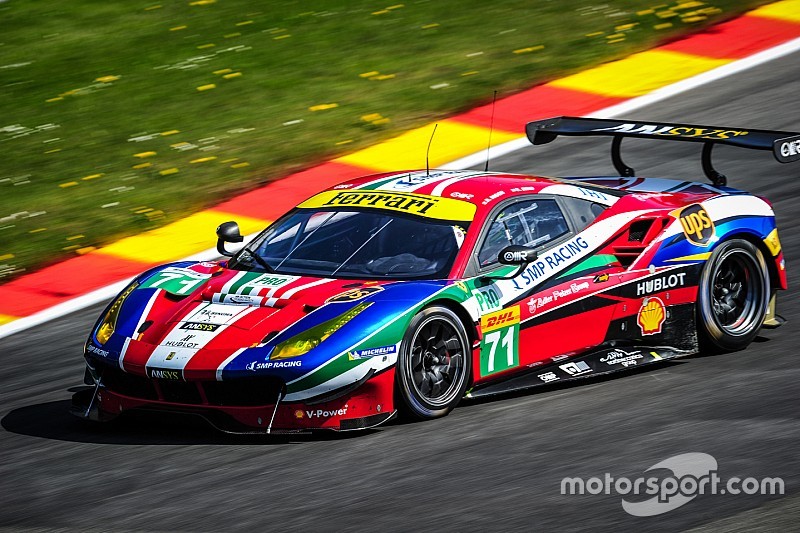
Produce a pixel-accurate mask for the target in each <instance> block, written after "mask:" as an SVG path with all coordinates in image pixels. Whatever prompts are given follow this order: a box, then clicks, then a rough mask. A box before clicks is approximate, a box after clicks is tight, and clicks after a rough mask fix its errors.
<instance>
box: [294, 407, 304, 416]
mask: <svg viewBox="0 0 800 533" xmlns="http://www.w3.org/2000/svg"><path fill="white" fill-rule="evenodd" d="M294 417H295V418H303V411H301V410H300V409H298V410H297V411H295V412H294Z"/></svg>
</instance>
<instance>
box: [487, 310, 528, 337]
mask: <svg viewBox="0 0 800 533" xmlns="http://www.w3.org/2000/svg"><path fill="white" fill-rule="evenodd" d="M513 324H519V306H518V305H515V306H514V307H509V308H508V309H501V310H500V311H495V312H494V313H489V314H488V315H483V316H482V317H481V331H483V332H484V333H486V332H487V331H492V330H495V329H500V328H503V327H506V326H511V325H513Z"/></svg>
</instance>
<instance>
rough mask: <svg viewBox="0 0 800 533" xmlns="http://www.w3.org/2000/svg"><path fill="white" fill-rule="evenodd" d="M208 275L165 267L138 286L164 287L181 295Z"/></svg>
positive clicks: (172, 292)
mask: <svg viewBox="0 0 800 533" xmlns="http://www.w3.org/2000/svg"><path fill="white" fill-rule="evenodd" d="M210 277H211V275H210V274H200V273H199V272H195V271H194V270H189V269H187V268H178V267H167V268H165V269H164V270H162V271H161V272H159V273H157V274H154V275H152V276H151V277H149V278H147V280H146V281H145V282H144V283H142V285H141V286H140V288H142V289H150V288H153V289H164V290H165V291H167V292H169V293H171V294H176V295H178V296H182V295H184V294H189V293H190V292H192V291H193V290H194V289H196V288H197V287H198V286H199V285H200V284H201V283H203V282H204V281H205V280H207V279H208V278H210Z"/></svg>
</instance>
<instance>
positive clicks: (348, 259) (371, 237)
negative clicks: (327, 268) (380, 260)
mask: <svg viewBox="0 0 800 533" xmlns="http://www.w3.org/2000/svg"><path fill="white" fill-rule="evenodd" d="M393 220H394V219H389V221H388V222H387V223H386V224H384V225H383V226H381V228H380V229H379V230H378V231H376V232H375V233H373V234H372V235H370V236H369V239H367V240H366V241H364V243H363V244H362V245H361V246H359V247H358V248H357V249H356V251H355V252H353V253H352V254H350V257H348V258H347V259H345V260H344V261H342V264H341V265H339V266H338V267H336V270H334V271H333V272H332V273H331V277H333V276H335V275H336V273H337V272H339V270H341V268H342V267H343V266H345V265H346V264H347V262H348V261H350V260H351V259H352V258H353V256H354V255H356V254H357V253H358V252H360V251H361V249H362V248H363V247H365V246H366V245H367V243H368V242H369V241H371V240H372V239H374V238H375V236H377V235H378V233H380V232H382V231H383V228H385V227H386V226H388V225H389V224H391V223H392V221H393Z"/></svg>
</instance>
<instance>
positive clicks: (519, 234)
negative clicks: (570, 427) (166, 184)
mask: <svg viewBox="0 0 800 533" xmlns="http://www.w3.org/2000/svg"><path fill="white" fill-rule="evenodd" d="M558 135H610V136H612V137H613V139H614V140H613V142H612V157H613V161H614V164H615V166H616V167H617V169H618V170H619V173H620V176H618V177H600V178H583V179H557V178H544V177H538V176H521V175H512V174H498V173H491V172H483V171H442V170H435V171H427V170H420V171H407V172H395V173H387V174H380V175H373V176H368V177H365V178H361V179H357V180H352V181H349V182H347V183H343V184H340V185H337V186H335V187H333V188H331V189H329V190H327V191H323V192H321V193H319V194H317V195H315V196H313V197H311V198H309V199H308V200H306V201H304V202H303V203H301V204H300V205H298V206H297V208H295V209H294V210H292V211H291V212H289V213H287V214H286V215H285V216H283V217H282V218H280V219H279V220H277V221H276V222H275V223H274V224H272V225H271V226H269V227H268V228H267V229H265V230H264V231H263V232H262V233H261V234H259V235H258V236H257V237H256V238H255V239H253V240H252V241H251V242H250V243H248V244H247V245H246V246H245V247H244V248H242V249H241V250H239V251H238V252H237V253H235V254H233V253H229V252H228V251H227V250H226V243H230V242H241V241H242V237H241V235H239V230H238V227H237V226H236V224H235V223H233V222H228V223H224V224H222V225H221V226H220V227H219V228H218V231H217V234H218V239H219V240H218V249H219V251H220V253H221V254H223V255H226V256H229V257H228V258H226V259H224V260H221V261H215V262H200V263H198V262H180V263H173V264H170V265H164V266H161V267H157V268H155V269H152V270H149V271H148V272H145V273H143V274H142V275H140V276H138V277H137V278H136V279H135V280H134V281H133V282H132V283H131V284H130V286H128V287H127V288H126V289H125V290H124V291H123V292H122V293H121V294H120V295H119V296H118V297H117V298H116V299H115V300H114V301H113V302H112V303H111V304H110V305H109V306H108V307H107V308H106V310H105V311H104V312H103V314H102V315H101V316H100V318H99V320H98V321H97V324H96V325H95V327H94V328H93V330H92V332H91V334H90V335H89V338H88V340H87V342H86V349H85V358H86V362H87V371H86V380H87V383H88V384H91V385H93V387H90V388H87V389H85V390H83V391H81V392H79V393H76V395H75V397H74V408H73V411H74V412H75V414H77V415H79V416H81V417H84V418H89V419H92V420H98V421H104V420H110V419H112V418H114V417H116V416H117V415H118V414H120V413H122V412H125V411H128V410H135V409H149V410H164V411H178V412H184V413H193V414H199V415H202V416H204V417H206V418H207V419H208V420H209V421H210V422H212V423H213V424H214V425H215V426H216V427H218V428H221V429H223V430H225V431H233V432H252V431H260V432H273V431H305V430H310V429H334V430H349V429H361V428H366V427H372V426H376V425H378V424H381V423H383V422H385V421H386V420H388V419H390V418H391V417H392V416H393V415H394V414H395V412H396V411H398V410H400V411H403V412H405V413H407V414H408V415H411V416H414V417H417V418H423V419H425V418H436V417H439V416H443V415H446V414H447V413H448V412H449V411H450V410H451V409H453V408H454V407H455V406H456V404H458V402H459V401H460V400H461V399H462V398H463V397H464V396H472V397H475V396H481V395H487V394H495V393H499V392H504V391H509V390H516V389H520V388H525V387H530V386H532V385H542V384H546V383H553V382H562V381H565V380H570V379H575V378H581V377H587V376H595V375H598V374H604V373H607V372H613V371H616V370H621V369H625V368H632V367H638V366H641V365H645V364H649V363H656V362H659V361H662V360H665V359H670V358H674V357H679V356H684V355H688V354H693V353H696V352H698V350H700V348H701V347H708V348H712V349H719V350H738V349H742V348H744V347H746V346H747V345H748V344H749V343H750V342H751V341H752V340H753V338H754V337H755V336H756V335H757V333H758V332H759V330H760V329H761V328H762V327H775V326H778V325H780V324H781V322H782V319H781V318H780V317H779V316H778V315H777V314H776V313H775V301H776V293H777V291H778V290H779V289H785V288H786V272H785V270H784V260H783V254H782V252H781V245H780V241H779V239H778V230H777V228H776V225H775V215H774V213H773V210H772V208H771V206H770V204H769V202H768V201H766V200H765V199H763V198H759V197H756V196H752V195H750V194H747V193H745V192H742V191H739V190H735V189H732V188H728V187H726V186H725V178H724V176H722V175H720V174H719V173H718V172H716V171H715V170H714V168H713V166H712V164H711V149H712V147H713V145H714V144H719V143H723V144H728V145H733V146H740V147H745V148H754V149H762V150H771V151H773V153H774V154H775V157H776V158H777V159H778V160H779V161H782V162H790V161H794V160H797V159H800V155H798V152H799V151H800V150H798V149H799V148H800V141H798V139H800V137H798V136H797V134H792V133H786V132H773V131H760V130H742V129H733V128H711V127H704V126H694V125H682V124H667V123H641V122H635V121H619V120H596V119H577V118H569V117H563V118H558V119H551V120H548V121H541V122H535V123H531V124H529V125H528V136H529V138H530V139H531V141H532V142H533V143H534V144H542V143H545V142H550V141H552V140H553V139H554V138H555V137H556V136H558ZM626 136H627V137H647V138H652V139H660V140H680V141H692V142H701V143H703V145H704V146H703V164H704V165H703V166H704V169H705V170H706V174H707V175H708V177H709V178H710V180H711V183H694V182H680V181H670V180H661V179H641V178H636V177H634V176H633V171H632V170H631V169H629V168H628V167H627V166H625V165H624V163H623V162H622V159H621V157H620V153H619V149H620V140H621V139H622V138H623V137H626Z"/></svg>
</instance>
